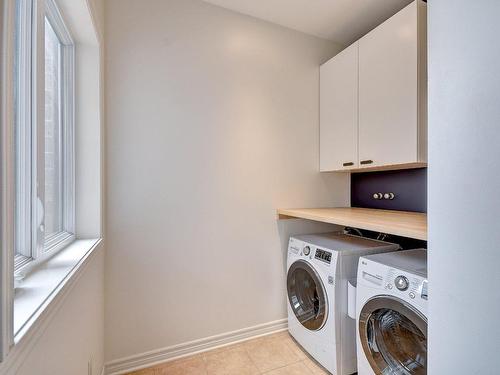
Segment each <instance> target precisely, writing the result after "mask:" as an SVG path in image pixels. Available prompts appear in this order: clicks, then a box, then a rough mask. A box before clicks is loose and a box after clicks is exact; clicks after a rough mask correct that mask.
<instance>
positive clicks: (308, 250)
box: [302, 246, 311, 256]
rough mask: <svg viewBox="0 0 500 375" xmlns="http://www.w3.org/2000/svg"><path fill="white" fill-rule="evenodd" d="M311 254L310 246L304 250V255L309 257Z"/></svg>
mask: <svg viewBox="0 0 500 375" xmlns="http://www.w3.org/2000/svg"><path fill="white" fill-rule="evenodd" d="M310 252H311V248H310V247H309V246H306V247H304V249H303V250H302V253H303V254H304V255H305V256H308V255H309V253H310Z"/></svg>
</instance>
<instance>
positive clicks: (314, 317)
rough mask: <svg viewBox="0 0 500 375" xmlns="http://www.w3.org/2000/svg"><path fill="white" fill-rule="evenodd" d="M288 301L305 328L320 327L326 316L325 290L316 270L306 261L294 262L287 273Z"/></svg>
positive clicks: (315, 329) (316, 328) (323, 323)
mask: <svg viewBox="0 0 500 375" xmlns="http://www.w3.org/2000/svg"><path fill="white" fill-rule="evenodd" d="M287 290H288V301H289V302H290V307H291V308H292V310H293V313H294V314H295V317H296V318H297V320H298V321H299V322H300V323H301V324H302V325H303V326H304V327H305V328H307V329H309V330H311V331H317V330H319V329H321V328H322V327H323V326H324V325H325V323H326V319H327V316H328V300H327V296H326V290H325V287H324V285H323V282H322V281H321V278H320V277H319V275H318V273H317V272H316V270H315V269H314V268H313V267H312V266H311V265H310V264H309V263H307V262H305V261H303V260H298V261H296V262H294V263H293V264H292V265H291V266H290V268H289V270H288V275H287Z"/></svg>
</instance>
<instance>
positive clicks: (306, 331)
mask: <svg viewBox="0 0 500 375" xmlns="http://www.w3.org/2000/svg"><path fill="white" fill-rule="evenodd" d="M398 247H399V246H398V245H395V244H391V243H387V242H382V241H375V240H370V239H366V238H362V237H357V236H352V235H346V234H343V233H328V234H314V235H302V236H296V237H291V238H290V241H289V246H288V258H287V293H288V302H289V303H288V330H289V332H290V334H291V335H292V336H293V337H294V338H295V340H296V341H297V342H298V343H299V344H300V345H301V346H302V347H303V348H304V349H305V350H306V351H307V352H308V353H309V354H310V355H311V356H312V357H313V358H315V359H316V360H317V361H318V362H319V363H320V364H321V365H322V366H323V367H325V368H326V369H327V370H328V371H330V372H332V373H334V374H336V375H347V374H352V373H354V372H356V342H355V334H356V326H355V321H354V320H353V319H351V318H350V317H348V315H347V305H348V302H347V293H348V292H347V289H348V286H347V283H348V281H349V280H352V279H355V278H356V270H357V266H358V260H359V257H360V256H362V255H366V254H373V253H381V252H387V251H395V250H397V249H398Z"/></svg>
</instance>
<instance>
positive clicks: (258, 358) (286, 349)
mask: <svg viewBox="0 0 500 375" xmlns="http://www.w3.org/2000/svg"><path fill="white" fill-rule="evenodd" d="M261 374H266V375H320V374H329V373H328V372H327V371H326V370H325V369H323V368H322V367H321V366H320V365H319V364H318V363H316V362H315V361H314V360H313V359H312V358H311V357H309V355H307V354H306V353H305V352H304V350H303V349H302V348H301V347H300V346H299V345H298V344H297V343H296V342H295V340H294V339H293V338H292V337H291V336H290V335H289V334H288V332H280V333H276V334H273V335H269V336H264V337H260V338H257V339H253V340H249V341H245V342H243V343H240V344H235V345H231V346H226V347H224V348H219V349H214V350H211V351H208V352H205V353H201V354H196V355H193V356H191V357H186V358H182V359H179V360H175V361H172V362H167V363H165V364H163V365H158V366H155V367H152V368H148V369H144V370H140V371H135V372H133V373H130V374H129V375H261Z"/></svg>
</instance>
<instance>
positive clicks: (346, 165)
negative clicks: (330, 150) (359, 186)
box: [342, 161, 354, 167]
mask: <svg viewBox="0 0 500 375" xmlns="http://www.w3.org/2000/svg"><path fill="white" fill-rule="evenodd" d="M342 165H343V166H344V167H352V166H353V165H354V163H353V162H352V161H348V162H347V163H343V164H342Z"/></svg>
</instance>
